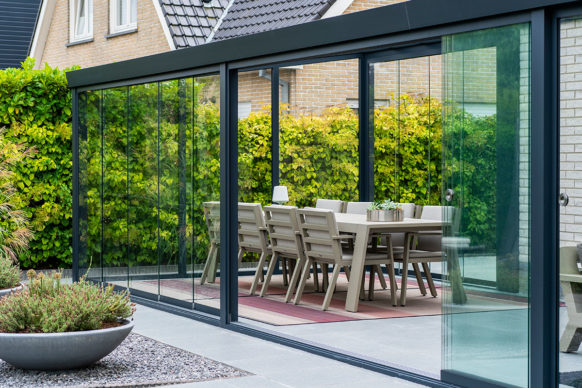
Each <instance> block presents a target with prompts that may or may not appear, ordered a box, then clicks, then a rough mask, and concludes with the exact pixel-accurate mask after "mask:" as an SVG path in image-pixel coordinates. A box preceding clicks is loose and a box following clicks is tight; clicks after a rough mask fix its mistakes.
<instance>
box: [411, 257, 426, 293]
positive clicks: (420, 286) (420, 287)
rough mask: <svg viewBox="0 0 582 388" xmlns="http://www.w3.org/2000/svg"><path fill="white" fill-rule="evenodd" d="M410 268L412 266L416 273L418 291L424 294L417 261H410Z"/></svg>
mask: <svg viewBox="0 0 582 388" xmlns="http://www.w3.org/2000/svg"><path fill="white" fill-rule="evenodd" d="M412 268H414V274H415V275H416V281H417V282H418V288H419V289H420V293H421V294H422V296H426V287H424V280H423V279H422V274H421V273H420V268H419V267H418V263H412Z"/></svg>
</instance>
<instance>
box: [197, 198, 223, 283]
mask: <svg viewBox="0 0 582 388" xmlns="http://www.w3.org/2000/svg"><path fill="white" fill-rule="evenodd" d="M202 210H203V212H204V219H205V220H206V229H207V230H208V242H209V243H210V248H209V250H208V257H207V258H206V263H204V269H203V270H202V276H201V277H200V285H202V284H204V283H206V279H207V278H208V281H209V282H210V283H214V282H215V280H216V271H217V270H218V258H219V257H220V256H219V250H220V202H218V201H211V202H204V203H203V204H202Z"/></svg>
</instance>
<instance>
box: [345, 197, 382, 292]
mask: <svg viewBox="0 0 582 388" xmlns="http://www.w3.org/2000/svg"><path fill="white" fill-rule="evenodd" d="M371 204H372V202H347V203H346V213H350V214H366V213H367V212H368V208H369V207H370V205H371ZM376 242H377V236H371V237H370V241H369V242H368V243H369V244H372V245H374V244H375V243H376ZM348 245H349V246H350V247H351V248H353V241H349V244H348ZM374 271H376V274H378V279H380V285H381V286H382V288H383V289H384V290H385V289H386V288H388V285H387V284H386V279H384V272H383V271H382V267H381V266H380V265H377V266H376V267H375V268H374V269H373V270H372V271H371V272H370V281H371V282H372V283H371V284H372V287H373V284H374V280H373V276H374ZM372 289H373V288H372Z"/></svg>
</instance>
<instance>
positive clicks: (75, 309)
mask: <svg viewBox="0 0 582 388" xmlns="http://www.w3.org/2000/svg"><path fill="white" fill-rule="evenodd" d="M27 275H28V279H29V284H28V287H27V288H26V289H25V290H24V291H22V292H20V293H17V294H12V295H10V296H8V297H5V298H3V299H2V300H0V332H5V333H62V332H70V331H82V330H96V329H101V328H106V327H109V326H112V325H115V324H118V323H119V322H120V320H122V319H125V318H129V317H131V315H132V314H133V312H134V310H135V309H134V308H133V305H132V304H131V302H130V300H129V296H128V293H127V292H122V293H115V292H114V291H113V286H111V285H110V286H108V287H103V286H97V285H94V284H91V283H88V282H86V281H85V280H84V279H82V280H81V281H79V282H78V283H72V284H61V273H60V272H53V274H52V275H51V276H48V277H47V276H45V275H44V274H43V273H40V274H36V273H35V272H34V271H33V270H29V272H28V274H27Z"/></svg>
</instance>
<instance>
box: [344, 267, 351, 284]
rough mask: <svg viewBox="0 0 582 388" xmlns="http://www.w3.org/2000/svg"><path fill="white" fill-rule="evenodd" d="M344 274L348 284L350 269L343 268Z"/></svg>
mask: <svg viewBox="0 0 582 388" xmlns="http://www.w3.org/2000/svg"><path fill="white" fill-rule="evenodd" d="M344 273H345V274H346V279H347V281H348V282H349V281H350V275H351V272H350V267H348V266H347V265H346V266H345V267H344Z"/></svg>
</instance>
